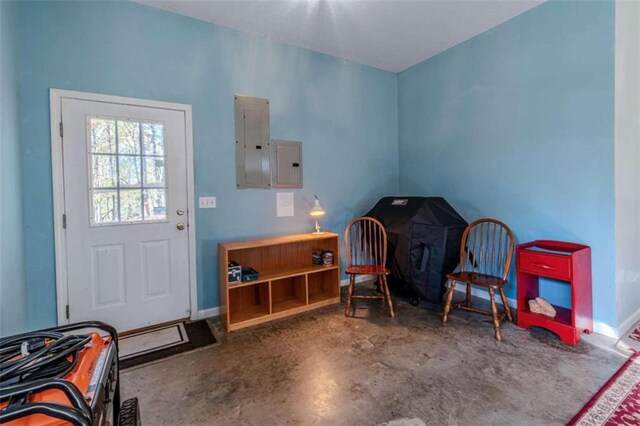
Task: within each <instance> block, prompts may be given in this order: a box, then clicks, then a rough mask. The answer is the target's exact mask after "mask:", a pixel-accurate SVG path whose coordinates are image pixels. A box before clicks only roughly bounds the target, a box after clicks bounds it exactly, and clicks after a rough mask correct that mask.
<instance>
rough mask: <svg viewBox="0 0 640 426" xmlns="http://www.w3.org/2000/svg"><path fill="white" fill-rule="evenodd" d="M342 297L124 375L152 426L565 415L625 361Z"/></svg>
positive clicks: (538, 419)
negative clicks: (499, 336) (346, 302)
mask: <svg viewBox="0 0 640 426" xmlns="http://www.w3.org/2000/svg"><path fill="white" fill-rule="evenodd" d="M395 306H396V313H397V315H396V318H395V319H390V318H389V317H388V316H387V314H386V311H385V310H384V309H383V307H382V305H381V303H380V302H379V301H358V302H357V307H358V309H357V311H356V315H357V317H358V318H345V317H344V315H343V305H333V306H329V307H326V308H322V309H319V310H316V311H312V312H309V313H306V314H301V315H298V316H294V317H291V318H288V319H283V320H278V321H275V322H272V323H269V324H265V325H261V326H256V327H252V328H249V329H244V330H240V331H236V332H233V333H231V334H226V333H219V334H220V336H219V337H220V338H221V340H222V344H221V345H219V346H216V347H213V348H208V349H204V350H201V351H197V352H194V353H191V354H187V355H183V356H180V357H177V358H173V359H167V360H163V361H161V362H159V363H156V364H152V365H148V366H144V367H141V368H138V369H134V370H131V371H126V372H123V373H122V390H123V397H125V398H129V397H133V396H137V397H138V398H139V399H140V407H141V414H142V421H143V424H145V425H161V424H166V425H196V424H221V425H226V424H234V425H238V424H258V425H263V426H264V425H282V424H302V425H310V424H327V425H377V424H382V423H388V424H390V425H416V426H418V425H423V424H428V425H431V424H437V425H444V424H447V425H449V424H450V425H466V424H473V425H485V424H486V425H489V424H491V425H498V424H504V425H519V424H522V425H534V424H565V423H566V422H567V421H568V420H569V419H570V418H571V417H572V416H573V415H574V414H575V413H576V412H577V411H578V410H579V409H580V408H581V407H582V405H583V404H584V403H585V402H586V401H587V400H588V399H589V398H590V397H591V395H592V394H593V393H595V392H596V391H597V390H598V389H599V387H600V386H601V385H602V384H604V382H605V381H606V380H607V379H608V378H609V377H610V376H611V375H612V374H613V373H614V372H615V371H616V370H617V369H618V368H619V367H620V366H621V365H622V364H623V363H624V358H623V357H620V356H618V355H616V354H614V353H611V352H607V351H604V350H602V349H598V348H596V347H593V346H591V345H589V344H588V343H584V342H582V343H581V344H580V345H578V346H577V347H571V346H567V345H564V344H561V343H559V341H557V339H555V337H552V336H549V335H547V334H544V333H536V332H529V331H526V330H522V329H519V328H517V327H515V326H513V325H511V324H504V325H503V338H504V341H503V342H502V343H498V342H496V341H495V340H494V338H493V331H492V326H491V322H490V320H489V318H488V317H483V316H478V315H474V314H468V313H465V312H462V311H459V310H456V311H454V312H453V313H452V315H451V317H450V321H449V323H448V324H446V325H443V324H442V323H441V322H440V316H439V314H436V313H433V312H429V311H428V310H425V309H421V308H417V307H414V306H411V305H410V304H408V303H407V302H405V301H403V300H402V299H398V298H395Z"/></svg>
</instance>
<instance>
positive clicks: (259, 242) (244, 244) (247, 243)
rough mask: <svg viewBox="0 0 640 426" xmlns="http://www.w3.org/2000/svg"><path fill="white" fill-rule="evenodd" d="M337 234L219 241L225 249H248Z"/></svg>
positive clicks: (329, 237) (324, 238)
mask: <svg viewBox="0 0 640 426" xmlns="http://www.w3.org/2000/svg"><path fill="white" fill-rule="evenodd" d="M337 237H338V234H334V233H333V232H323V233H321V234H312V233H311V232H309V233H306V234H295V235H281V236H277V237H267V238H258V239H254V240H244V241H231V242H226V243H220V244H219V246H220V248H223V249H226V250H240V249H248V248H254V247H265V246H274V245H279V244H292V243H302V242H307V241H321V240H327V239H331V238H337Z"/></svg>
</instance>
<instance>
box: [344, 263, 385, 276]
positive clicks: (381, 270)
mask: <svg viewBox="0 0 640 426" xmlns="http://www.w3.org/2000/svg"><path fill="white" fill-rule="evenodd" d="M347 274H353V275H381V274H384V275H389V269H387V268H385V267H384V266H378V265H354V266H349V267H348V268H347Z"/></svg>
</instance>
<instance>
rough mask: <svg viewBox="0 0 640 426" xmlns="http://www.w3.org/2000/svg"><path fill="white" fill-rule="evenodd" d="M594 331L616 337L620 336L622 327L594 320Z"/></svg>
mask: <svg viewBox="0 0 640 426" xmlns="http://www.w3.org/2000/svg"><path fill="white" fill-rule="evenodd" d="M593 332H594V333H598V334H602V335H603V336H608V337H614V338H616V339H617V338H618V337H620V329H618V328H616V327H611V326H610V325H609V324H605V323H603V322H601V321H595V320H594V321H593Z"/></svg>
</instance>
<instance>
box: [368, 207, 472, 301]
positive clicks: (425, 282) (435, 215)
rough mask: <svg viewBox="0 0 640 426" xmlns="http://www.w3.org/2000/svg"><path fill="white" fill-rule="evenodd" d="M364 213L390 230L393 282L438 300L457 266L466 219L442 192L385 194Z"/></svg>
mask: <svg viewBox="0 0 640 426" xmlns="http://www.w3.org/2000/svg"><path fill="white" fill-rule="evenodd" d="M366 216H369V217H373V218H376V219H378V220H379V221H380V222H382V224H383V225H384V227H385V229H386V230H387V235H388V254H387V268H389V269H391V276H390V280H389V282H390V283H391V285H392V286H393V287H396V288H397V289H398V290H401V291H404V292H407V291H408V292H409V293H410V294H411V295H412V296H414V297H419V298H422V299H425V300H427V301H429V302H433V303H440V302H441V301H442V297H443V296H444V293H445V283H446V279H447V278H446V275H447V274H448V273H449V272H452V271H453V270H454V269H455V268H456V267H457V266H458V263H459V259H460V239H461V238H462V233H463V232H464V229H465V228H466V227H467V222H466V221H465V220H464V219H463V218H462V217H461V216H460V215H459V214H458V213H457V212H456V211H455V210H454V209H453V207H451V206H450V205H449V203H447V202H446V201H445V199H444V198H441V197H385V198H382V199H381V200H380V201H378V203H377V204H376V205H375V207H374V208H373V209H371V210H370V211H369V212H368V213H367V214H366Z"/></svg>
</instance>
